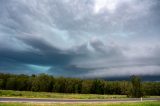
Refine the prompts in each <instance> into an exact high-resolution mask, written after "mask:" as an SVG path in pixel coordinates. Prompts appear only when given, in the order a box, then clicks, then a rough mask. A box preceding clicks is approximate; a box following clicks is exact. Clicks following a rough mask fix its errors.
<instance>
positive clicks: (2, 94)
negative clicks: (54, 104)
mask: <svg viewBox="0 0 160 106" xmlns="http://www.w3.org/2000/svg"><path fill="white" fill-rule="evenodd" d="M0 97H23V98H57V99H58V98H60V99H112V98H126V95H98V94H66V93H49V92H31V91H12V90H0Z"/></svg>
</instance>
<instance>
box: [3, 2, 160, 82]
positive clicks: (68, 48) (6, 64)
mask: <svg viewBox="0 0 160 106" xmlns="http://www.w3.org/2000/svg"><path fill="white" fill-rule="evenodd" d="M159 7H160V1H159V0H155V1H151V0H141V1H139V0H133V1H128V0H121V1H119V0H101V1H100V0H74V1H73V0H64V1H61V0H54V1H52V0H41V1H39V0H34V1H33V0H21V1H19V0H1V3H0V72H14V73H27V74H30V73H41V72H44V73H45V72H46V73H49V74H53V75H56V76H67V77H69V76H70V77H81V78H95V77H101V78H106V77H108V78H111V77H112V78H113V77H114V78H116V77H117V78H120V77H126V76H130V75H132V74H138V75H142V76H155V75H160V71H159V69H160V66H159V65H160V61H159V51H160V48H159V47H160V43H159V39H160V36H159V33H160V32H159V28H160V26H159V25H160V24H159V22H160V20H159V19H160V15H159V13H160V12H159ZM117 72H118V74H117ZM151 79H152V78H151Z"/></svg>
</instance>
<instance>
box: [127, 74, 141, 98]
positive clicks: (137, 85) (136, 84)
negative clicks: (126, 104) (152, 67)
mask: <svg viewBox="0 0 160 106" xmlns="http://www.w3.org/2000/svg"><path fill="white" fill-rule="evenodd" d="M129 96H131V97H136V98H139V97H142V96H143V93H142V85H141V79H140V77H138V76H135V75H133V76H131V88H130V92H129Z"/></svg>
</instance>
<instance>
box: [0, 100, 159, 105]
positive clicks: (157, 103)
mask: <svg viewBox="0 0 160 106" xmlns="http://www.w3.org/2000/svg"><path fill="white" fill-rule="evenodd" d="M0 106H160V102H159V101H156V102H127V103H94V104H92V103H55V104H50V103H45V104H43V103H41V104H39V103H38V104H37V103H0Z"/></svg>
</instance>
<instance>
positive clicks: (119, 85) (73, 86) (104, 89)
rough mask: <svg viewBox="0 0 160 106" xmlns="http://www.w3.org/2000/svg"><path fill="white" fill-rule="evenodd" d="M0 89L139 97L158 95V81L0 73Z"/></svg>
mask: <svg viewBox="0 0 160 106" xmlns="http://www.w3.org/2000/svg"><path fill="white" fill-rule="evenodd" d="M0 89H2V90H19V91H35V92H58V93H82V94H120V95H128V96H131V97H140V96H143V95H160V82H142V81H141V80H140V78H139V77H138V76H131V80H130V81H106V80H100V79H94V80H87V79H78V78H63V77H58V78H57V77H53V76H51V75H47V74H39V75H31V76H29V75H23V74H21V75H15V74H4V73H0ZM133 95H134V96H133Z"/></svg>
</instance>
